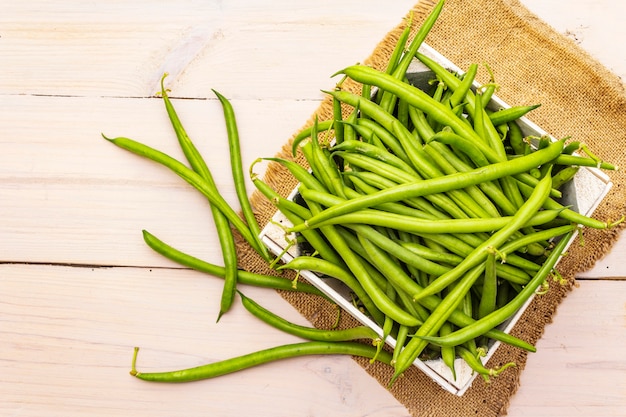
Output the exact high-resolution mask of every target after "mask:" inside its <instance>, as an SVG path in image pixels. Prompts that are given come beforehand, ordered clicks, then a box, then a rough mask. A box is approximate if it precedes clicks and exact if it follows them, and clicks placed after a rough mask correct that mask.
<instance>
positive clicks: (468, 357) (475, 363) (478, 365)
mask: <svg viewBox="0 0 626 417" xmlns="http://www.w3.org/2000/svg"><path fill="white" fill-rule="evenodd" d="M457 352H458V353H459V356H461V358H463V360H464V361H465V363H467V364H468V366H469V367H470V368H472V370H473V371H474V372H477V373H478V374H480V375H481V376H482V377H483V379H484V380H485V381H486V382H489V377H492V376H498V375H500V374H501V373H502V371H504V370H505V369H508V368H510V367H512V366H516V365H515V363H514V362H509V363H507V364H505V365H503V366H501V367H500V368H498V369H488V368H486V367H485V366H484V365H483V363H482V362H481V361H480V360H479V359H478V358H477V357H476V356H475V355H473V354H472V353H471V352H470V351H469V350H467V349H466V348H464V347H461V346H458V347H457Z"/></svg>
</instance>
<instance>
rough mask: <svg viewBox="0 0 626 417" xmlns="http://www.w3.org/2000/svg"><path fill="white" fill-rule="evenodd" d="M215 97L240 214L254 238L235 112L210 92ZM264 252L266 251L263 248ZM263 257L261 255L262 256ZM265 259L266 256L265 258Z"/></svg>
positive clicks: (256, 228) (256, 227)
mask: <svg viewBox="0 0 626 417" xmlns="http://www.w3.org/2000/svg"><path fill="white" fill-rule="evenodd" d="M212 91H213V93H214V94H215V95H216V96H217V98H218V99H219V101H220V103H222V108H223V112H224V120H225V121H226V131H227V134H228V147H229V152H230V166H231V171H232V175H233V182H234V185H235V192H236V194H237V198H238V200H239V205H240V207H241V212H242V214H243V217H244V219H245V220H246V222H247V223H248V227H249V228H250V230H252V233H253V234H254V235H255V236H258V235H259V233H261V228H260V226H259V223H258V222H257V220H256V217H255V215H254V210H253V209H252V205H251V204H250V200H249V199H248V192H247V190H246V181H245V179H244V173H243V172H244V171H243V166H242V161H241V146H240V144H239V130H238V128H237V119H236V118H235V110H234V109H233V106H232V105H231V103H230V101H228V99H227V98H226V97H224V96H223V95H222V94H220V93H218V92H217V91H215V90H212ZM263 249H264V251H266V250H267V249H266V248H265V246H263ZM262 255H263V254H262ZM265 257H267V256H265Z"/></svg>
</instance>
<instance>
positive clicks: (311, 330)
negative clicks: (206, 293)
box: [239, 291, 380, 342]
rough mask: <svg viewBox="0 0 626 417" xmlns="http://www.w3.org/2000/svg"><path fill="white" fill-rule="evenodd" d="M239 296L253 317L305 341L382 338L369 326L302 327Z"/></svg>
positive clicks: (243, 296) (373, 339)
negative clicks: (338, 328)
mask: <svg viewBox="0 0 626 417" xmlns="http://www.w3.org/2000/svg"><path fill="white" fill-rule="evenodd" d="M239 296H240V297H241V303H242V305H243V306H244V307H245V308H246V310H248V311H249V312H250V313H252V315H254V316H255V317H257V318H259V319H261V320H262V321H264V322H265V323H267V324H269V325H270V326H272V327H275V328H277V329H279V330H282V331H284V332H286V333H289V334H291V335H294V336H298V337H301V338H303V339H308V340H315V341H319V342H347V341H349V340H358V339H371V340H372V342H375V341H376V340H377V339H379V338H380V336H379V335H378V334H377V333H376V332H375V331H374V330H373V329H372V328H370V327H367V326H355V327H351V328H348V329H341V330H323V329H318V328H315V327H308V326H301V325H299V324H295V323H292V322H290V321H288V320H286V319H284V318H282V317H280V316H278V315H276V314H274V313H272V312H271V311H269V310H267V309H266V308H264V307H263V306H261V305H260V304H258V303H257V302H255V301H254V300H252V299H251V298H249V297H246V296H245V295H244V294H242V293H241V291H239Z"/></svg>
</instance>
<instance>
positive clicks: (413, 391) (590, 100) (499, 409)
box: [240, 0, 626, 417]
mask: <svg viewBox="0 0 626 417" xmlns="http://www.w3.org/2000/svg"><path fill="white" fill-rule="evenodd" d="M434 3H435V2H434V1H433V0H422V1H421V2H419V3H418V4H417V5H416V6H415V7H414V9H413V10H411V11H410V13H408V14H407V16H405V19H401V17H399V24H398V26H397V27H396V28H394V29H393V30H391V31H390V32H389V33H388V35H387V36H386V37H385V38H384V39H383V40H382V41H381V42H380V44H379V45H377V46H376V47H375V49H374V51H373V53H372V55H371V56H370V57H367V59H364V61H363V62H364V63H366V64H368V65H371V66H373V67H376V68H379V69H383V68H384V67H385V63H386V62H387V58H388V57H389V55H390V54H391V51H392V50H393V47H394V45H395V43H396V40H397V38H398V36H399V34H400V33H401V31H402V29H403V28H404V25H405V23H406V22H407V20H408V19H407V18H408V16H409V15H412V21H413V25H414V27H418V26H419V25H420V24H421V22H422V21H423V19H424V18H425V16H426V15H427V14H428V12H429V11H430V10H431V8H432V7H433V6H434ZM426 42H427V43H428V44H429V45H431V46H432V47H434V48H435V49H437V50H438V51H439V52H441V53H442V54H443V55H444V56H446V57H447V58H448V59H450V60H451V61H452V62H454V63H456V64H457V65H458V66H459V67H460V68H467V67H468V65H469V64H471V63H472V62H476V63H488V64H489V66H490V67H491V68H492V69H493V71H494V72H495V76H496V81H497V82H498V83H499V84H500V85H501V86H502V88H501V89H500V91H499V92H498V93H497V94H498V96H499V97H501V98H502V99H503V100H504V101H506V102H508V103H510V104H512V105H518V104H535V103H541V107H540V108H538V109H537V110H535V111H533V113H532V115H531V119H532V120H533V121H534V122H535V123H537V124H538V125H539V126H542V127H543V128H544V129H545V130H546V131H548V132H550V133H551V134H552V135H553V136H555V137H565V136H571V137H572V138H573V139H574V140H578V141H582V142H585V143H587V144H588V145H589V146H590V147H591V149H593V150H594V152H595V153H597V155H599V156H600V157H601V158H603V159H605V160H607V161H610V162H613V163H615V164H617V165H620V166H624V165H626V164H625V161H624V158H625V155H626V149H625V148H626V97H625V95H624V90H623V86H622V84H621V82H620V80H619V79H618V78H617V77H616V76H614V75H612V74H611V73H610V72H609V71H607V70H606V69H604V68H603V67H602V66H601V65H600V64H598V63H597V62H595V61H594V60H593V59H592V58H591V57H589V56H588V55H587V54H586V53H585V52H583V51H582V50H581V49H580V48H578V47H577V46H576V45H575V44H574V43H573V42H571V41H570V40H569V39H567V38H566V37H564V36H562V35H560V34H559V33H557V32H555V31H554V30H553V29H552V28H550V27H549V26H548V25H546V24H545V23H543V22H542V21H540V20H539V19H538V18H537V17H536V16H534V15H533V14H531V13H530V12H529V11H528V10H526V9H525V8H524V7H523V6H522V5H520V3H519V2H518V1H516V0H448V1H447V3H446V5H445V7H444V10H443V13H442V14H441V16H440V18H439V20H438V21H437V23H436V25H435V28H434V29H433V30H432V32H431V34H430V35H429V37H428V38H427V40H426ZM338 69H339V68H338ZM481 77H482V78H481ZM479 80H481V81H483V82H485V81H487V72H486V71H483V73H482V74H479ZM328 87H329V86H320V88H328ZM343 87H344V88H345V89H348V90H352V91H360V87H359V86H358V85H355V84H352V83H346V84H345V85H344V86H343ZM315 114H316V115H317V116H318V117H319V118H320V120H324V119H327V118H330V117H332V105H331V102H330V100H326V101H323V102H322V103H321V105H320V107H319V109H318V110H317V112H316V113H315ZM313 120H314V116H312V117H311V119H310V120H308V121H307V122H306V123H305V126H308V125H310V124H311V123H312V121H313ZM290 142H291V141H288V142H286V143H285V146H284V148H283V149H282V150H281V151H280V152H279V156H281V157H284V158H291V152H290ZM299 162H302V161H301V160H299ZM610 176H611V178H612V181H613V182H614V187H613V189H612V191H611V192H610V194H609V195H608V196H607V197H606V199H605V200H604V201H603V203H602V204H601V206H600V207H599V208H598V209H597V211H596V217H598V218H600V219H604V220H607V219H610V220H615V219H617V218H619V217H620V216H622V214H624V211H625V210H624V206H625V203H624V202H625V201H626V195H625V190H624V184H625V182H624V174H623V171H622V172H616V173H610ZM265 181H266V182H267V183H269V184H270V185H271V186H273V187H274V188H275V189H276V190H277V191H278V192H280V193H281V194H282V195H287V194H288V193H289V192H290V191H291V190H292V189H293V187H294V186H295V185H296V183H295V182H294V181H293V179H292V178H291V176H289V175H288V174H287V173H286V172H285V171H284V170H283V169H282V168H281V167H280V166H277V165H274V164H273V165H270V166H269V167H268V170H267V173H266V176H265ZM253 203H254V205H255V207H256V209H257V210H258V214H259V220H260V222H261V224H265V223H267V221H268V220H269V219H270V218H271V216H272V215H273V213H274V212H275V208H274V207H273V206H272V205H271V204H270V203H269V202H268V201H267V200H265V199H264V198H263V197H262V196H261V195H259V194H255V195H254V196H253ZM618 233H619V230H618V228H615V229H614V230H611V231H608V232H607V231H594V230H586V231H585V232H584V246H580V245H579V244H578V243H576V242H575V243H574V244H573V245H572V247H571V249H570V251H569V254H568V256H567V257H565V258H564V259H563V260H562V262H561V263H560V267H559V271H560V272H561V274H562V275H563V276H564V277H565V278H567V280H568V283H569V284H568V285H564V286H558V285H553V286H552V288H551V290H550V292H549V293H548V294H546V295H543V296H541V297H537V298H536V299H535V301H534V302H533V304H532V305H531V306H530V308H529V309H528V310H527V312H526V314H525V315H524V316H523V317H522V319H521V320H520V322H519V323H518V325H517V326H516V327H515V329H514V331H513V333H514V334H515V335H516V336H518V337H521V338H523V339H525V340H527V341H530V342H531V343H535V342H536V341H537V340H538V339H539V338H540V337H541V334H542V333H543V329H544V327H545V325H546V324H547V323H548V322H550V321H551V316H552V315H553V314H554V313H555V311H556V308H557V305H558V304H559V303H560V302H561V301H562V299H563V298H564V297H565V296H566V294H567V292H568V291H570V290H571V289H572V288H573V283H574V275H575V274H576V273H577V272H579V271H582V270H585V269H588V268H590V267H591V266H592V265H593V264H594V262H595V261H596V260H597V259H599V258H600V257H602V256H603V255H604V254H606V253H607V252H608V251H609V249H610V248H611V245H612V243H613V242H614V241H615V240H616V238H617V235H618ZM240 252H241V259H240V261H241V266H242V267H244V268H246V269H249V270H253V271H258V272H264V273H272V272H271V271H270V270H268V269H267V267H266V265H265V264H264V262H263V261H262V260H260V259H259V258H258V257H257V256H256V255H255V254H254V253H253V252H252V251H251V250H250V249H248V248H246V247H244V246H240ZM283 296H284V297H285V298H286V299H287V300H288V301H289V302H290V303H291V304H293V305H294V306H295V307H296V308H297V309H298V310H299V311H300V312H301V313H302V314H303V316H305V317H306V318H307V319H308V320H310V321H311V323H312V324H313V325H315V326H318V327H324V328H328V327H329V326H330V325H331V324H332V323H333V322H334V320H335V318H336V310H335V308H336V307H335V306H333V305H331V304H329V303H327V302H324V301H322V300H320V299H319V298H317V297H314V296H302V295H294V294H290V293H285V294H283ZM341 320H342V321H341V324H340V326H341V327H346V326H350V325H354V324H356V323H355V321H354V320H353V319H352V318H350V317H348V315H347V314H343V315H342V319H341ZM356 360H357V361H358V362H359V364H361V365H362V366H363V367H364V368H366V370H367V372H368V373H369V374H370V375H371V376H372V377H374V378H376V379H377V380H378V381H379V382H380V383H381V384H382V385H383V386H385V387H386V386H387V383H388V382H389V379H390V377H391V376H392V369H391V368H390V367H388V366H386V365H381V364H374V365H370V364H369V362H368V361H367V360H360V359H356ZM510 361H514V362H516V363H517V364H518V366H517V367H516V368H511V369H508V370H507V371H506V372H504V373H503V374H502V375H500V376H499V377H498V378H494V379H492V382H491V383H490V384H488V385H487V384H485V383H484V381H483V380H482V379H481V378H477V379H476V380H475V382H474V384H473V385H472V387H471V388H470V389H469V390H468V391H467V393H466V394H465V395H464V396H462V397H457V396H454V395H452V394H449V393H447V392H446V391H444V390H443V389H441V388H439V387H438V386H437V385H436V384H435V383H434V382H432V381H431V380H430V379H429V378H428V377H427V376H425V375H424V374H422V373H421V372H420V371H418V370H417V369H416V368H412V369H410V370H409V371H407V372H406V374H405V376H404V377H403V378H402V379H400V380H398V381H397V382H396V383H395V384H394V385H393V386H392V387H391V388H390V392H391V393H392V394H393V395H394V396H395V397H396V398H397V399H398V400H399V401H400V402H401V403H402V404H404V405H405V406H406V407H407V409H408V410H409V412H410V413H411V414H412V415H414V416H447V417H449V416H482V417H487V416H498V415H504V414H506V408H507V406H508V403H509V399H510V397H511V396H512V395H513V393H514V392H515V391H516V389H517V386H518V384H519V375H520V373H521V372H522V370H523V369H524V364H525V362H526V354H525V353H524V352H521V351H520V350H518V349H514V348H509V347H506V346H503V347H502V348H501V349H499V351H498V353H497V354H496V355H495V356H494V357H493V359H492V360H491V362H490V366H499V365H501V364H504V363H507V362H510Z"/></svg>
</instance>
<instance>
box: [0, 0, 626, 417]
mask: <svg viewBox="0 0 626 417" xmlns="http://www.w3.org/2000/svg"><path fill="white" fill-rule="evenodd" d="M5 3H6V4H3V5H2V13H1V14H0V57H2V58H1V59H2V66H3V67H2V71H1V72H0V262H2V264H0V340H2V342H0V398H1V399H2V400H1V401H0V415H2V416H41V415H46V416H64V417H66V416H70V417H71V416H84V415H94V416H126V415H129V414H132V415H136V416H142V415H146V416H148V415H150V416H177V415H181V416H182V415H184V416H195V415H198V416H200V415H203V416H204V415H207V414H211V415H216V416H222V415H224V416H225V415H244V414H250V415H255V416H294V415H307V416H328V415H333V416H357V415H359V416H365V415H367V416H406V415H407V411H406V410H405V409H404V407H403V406H402V405H401V404H399V403H398V402H397V401H396V400H395V399H394V398H392V397H391V396H390V395H389V393H388V392H387V391H386V390H385V389H384V388H382V387H381V386H379V385H378V384H377V383H376V382H375V381H373V380H372V379H371V378H370V377H369V376H367V374H366V373H365V372H364V371H363V370H362V369H361V368H360V367H359V366H358V365H356V364H355V363H354V361H352V360H350V359H349V358H336V357H323V358H317V357H316V358H301V359H294V360H290V361H285V362H283V363H277V364H273V365H271V366H263V367H259V368H256V369H253V370H250V371H247V372H245V373H240V374H234V375H230V376H227V377H224V378H222V379H219V380H215V381H204V382H199V383H193V384H186V385H154V384H147V383H143V382H141V381H137V380H135V379H133V378H131V377H130V376H129V375H128V370H129V366H130V357H131V354H132V347H133V346H135V345H139V346H141V347H142V350H141V353H140V359H139V360H140V362H139V366H140V367H142V368H143V369H172V368H179V367H186V366H194V365H197V364H200V363H204V362H206V361H211V360H215V359H218V358H225V357H230V356H232V355H234V354H239V353H245V352H248V351H253V350H257V349H260V348H263V347H269V346H272V345H275V344H278V343H286V342H288V341H293V340H294V338H292V337H291V336H287V335H285V334H283V333H281V332H277V331H273V330H271V329H269V328H267V326H264V325H262V324H260V323H259V322H258V321H256V320H255V319H254V318H252V317H250V315H249V314H247V312H245V311H243V309H242V308H241V306H239V305H237V306H236V307H235V308H234V310H233V311H232V312H230V313H229V314H227V315H226V316H224V318H223V319H222V321H220V323H219V324H215V323H214V321H215V317H216V314H217V311H218V304H219V292H220V291H221V285H220V281H219V280H218V279H215V278H212V277H208V276H206V275H204V274H199V273H196V272H193V271H189V270H186V269H181V268H179V267H178V266H177V265H175V264H173V263H171V262H169V261H167V260H165V259H163V258H162V257H160V256H157V255H156V254H154V253H153V252H152V251H151V250H150V249H149V248H147V247H146V246H145V245H144V243H143V241H142V239H141V233H140V231H141V229H148V230H150V231H151V232H153V233H154V234H156V235H157V236H158V237H160V238H162V239H164V240H166V241H167V242H168V243H171V244H172V245H174V246H176V247H178V248H180V249H182V250H185V251H187V252H189V253H191V254H194V255H196V256H199V257H202V258H204V259H207V260H210V261H214V262H219V259H220V254H219V248H218V244H217V239H216V237H215V234H214V233H213V225H212V220H211V217H210V212H209V210H208V206H207V202H206V200H205V199H204V198H203V197H202V196H200V195H198V193H196V192H195V191H194V190H192V189H191V188H190V187H189V186H187V185H186V184H185V183H184V182H183V181H182V180H180V179H179V178H177V177H176V176H175V175H173V174H172V173H170V172H169V171H167V170H165V169H163V168H161V167H159V166H156V165H155V164H153V163H151V162H149V161H145V160H142V159H140V158H138V157H136V156H134V155H130V154H129V153H127V152H125V151H123V150H120V149H117V148H116V147H114V146H113V145H111V144H109V143H107V142H106V141H105V140H104V139H102V138H101V136H100V134H101V133H105V134H106V135H109V136H117V135H124V136H129V137H132V138H134V139H137V140H140V141H142V142H145V143H148V144H150V145H152V146H154V147H156V148H158V149H161V150H163V151H166V152H168V153H170V154H172V155H173V156H177V157H181V153H180V151H179V150H178V147H177V144H176V141H175V137H174V135H173V132H172V130H171V127H170V125H169V121H168V120H167V116H166V114H165V110H164V108H163V103H162V102H161V100H160V99H158V98H156V97H155V93H156V91H158V84H159V79H160V77H161V75H162V73H163V72H164V71H167V72H169V73H170V74H171V75H170V77H168V78H167V79H166V80H167V86H168V87H169V88H171V90H172V92H171V95H172V96H173V97H175V98H176V99H175V100H174V104H175V105H176V108H177V109H178V110H179V113H180V116H181V118H182V120H183V123H184V124H185V126H186V128H187V129H188V131H189V133H190V135H191V137H192V138H193V139H194V140H195V141H196V144H197V145H198V147H199V148H200V150H201V151H202V152H203V154H204V156H205V157H206V158H207V162H208V164H209V166H210V167H212V169H213V173H214V175H215V177H216V180H217V183H218V185H219V187H220V189H221V190H222V192H223V193H224V194H225V196H226V198H227V200H228V201H229V202H230V203H231V204H233V205H235V206H236V205H237V202H236V197H235V194H234V190H233V188H232V184H231V179H230V173H229V170H228V166H227V158H228V156H227V144H226V136H225V129H224V125H223V119H222V117H223V116H222V113H221V109H220V107H219V103H218V102H217V101H216V100H215V99H214V96H213V94H212V92H211V88H215V89H217V90H219V91H220V92H221V93H223V94H225V95H226V96H227V97H228V98H230V99H232V100H233V106H234V107H235V111H236V113H237V117H238V120H239V121H240V123H239V128H240V134H241V137H242V148H243V152H244V155H243V159H244V166H248V165H250V164H251V163H252V161H254V160H255V159H256V158H257V157H259V156H272V155H273V154H274V153H275V152H277V151H278V150H279V148H280V146H281V145H282V144H283V143H285V142H286V141H287V139H289V137H290V136H291V134H292V133H294V132H295V131H296V130H297V129H298V128H299V127H300V126H302V124H304V122H305V121H306V119H308V117H309V116H310V115H311V114H312V112H313V111H314V110H315V109H316V108H317V106H318V104H319V100H320V99H321V97H322V94H321V92H320V89H323V88H328V87H330V86H332V85H333V80H331V79H330V78H329V77H330V75H331V74H332V73H333V72H334V71H336V70H337V69H339V68H341V67H343V66H345V65H349V64H352V63H354V62H357V61H359V60H362V59H364V58H365V57H367V55H368V54H369V53H370V52H371V51H372V49H373V48H374V47H375V46H376V44H377V42H378V41H379V40H380V39H381V38H382V37H383V36H384V35H385V34H386V33H387V31H388V30H390V29H391V28H392V27H394V26H395V25H397V24H398V23H399V22H400V20H401V19H402V17H403V16H404V15H405V13H406V12H407V11H408V10H409V9H410V8H411V7H412V6H413V5H414V3H415V2H414V1H407V0H402V1H395V2H386V3H381V2H380V1H374V0H365V1H340V2H337V1H331V0H322V1H317V2H314V3H307V4H302V3H301V2H291V1H286V0H279V1H260V2H251V1H249V0H237V1H218V0H215V1H206V2H196V1H181V2H175V3H174V2H170V3H166V2H154V1H147V0H144V1H135V2H124V1H108V2H100V3H97V4H93V3H86V2H80V1H76V0H62V1H56V2H47V1H41V0H33V1H29V2H17V1H14V2H5ZM523 3H524V4H528V5H529V6H531V8H532V10H533V11H535V12H536V13H538V14H539V16H540V17H541V18H542V19H545V20H546V21H548V22H549V23H551V24H553V25H554V26H555V27H556V28H557V29H558V30H559V31H561V32H562V33H566V32H567V31H572V33H574V34H575V35H576V36H579V37H580V44H581V46H582V47H583V48H588V49H587V50H589V51H590V53H592V54H593V55H594V56H596V57H598V59H600V60H601V61H602V62H603V63H605V65H607V66H608V67H609V68H611V69H612V70H613V71H614V72H615V73H616V74H624V73H625V72H624V71H626V63H625V62H624V60H623V57H624V54H623V53H616V52H615V51H621V52H623V45H622V42H621V39H623V38H624V35H626V33H625V28H624V26H623V25H621V26H620V25H617V24H614V20H615V16H618V15H619V13H617V12H613V11H615V10H617V11H619V10H623V9H619V7H622V8H623V5H622V2H621V1H619V0H602V1H599V2H598V1H591V0H585V1H577V2H571V5H570V6H568V8H563V5H562V4H561V2H555V1H542V2H538V1H534V0H524V1H523ZM568 4H569V3H568ZM592 6H593V8H591V9H590V7H592ZM588 10H592V12H587V11H588ZM608 27H610V28H611V31H607V30H606V28H608ZM612 52H613V53H612ZM620 57H621V59H620ZM257 172H259V173H262V172H263V171H262V165H261V166H259V167H258V171H257ZM249 190H251V188H249ZM624 241H625V239H624V238H622V239H621V240H620V241H619V242H618V244H617V245H616V246H615V248H614V250H613V252H612V253H611V254H609V255H608V256H607V257H606V258H605V259H603V260H601V261H599V262H598V264H597V265H596V267H595V268H594V269H593V270H591V271H588V272H585V273H583V274H581V277H584V278H585V279H586V280H585V281H581V282H580V288H577V289H576V290H575V291H574V292H572V294H571V295H569V296H568V298H567V299H566V300H565V302H564V303H563V304H562V305H561V306H560V307H559V311H558V313H557V315H556V316H555V320H554V323H553V324H551V325H550V326H548V327H547V328H546V333H545V335H544V337H543V338H542V340H541V342H540V345H539V352H538V353H536V354H533V355H532V356H531V357H530V359H529V361H528V364H527V366H526V369H525V371H524V373H523V374H522V381H521V387H520V390H519V391H518V393H517V394H516V395H515V396H514V397H513V401H512V403H511V407H510V408H509V416H530V415H532V416H613V415H615V416H617V415H623V410H624V409H626V396H625V395H624V393H625V392H626V381H625V378H624V375H626V374H625V373H624V370H625V368H626V364H625V362H624V359H623V357H622V352H623V346H624V342H626V341H625V340H624V334H625V332H624V330H625V329H624V326H625V325H626V323H625V322H624V317H625V314H626V310H625V305H624V296H623V294H624V293H625V291H626V281H622V280H619V279H612V280H607V279H606V278H619V277H622V278H623V277H624V276H626V267H625V266H624V263H623V262H621V260H622V258H623V256H624V254H625V253H626V244H625V243H624ZM587 279H588V280H587ZM246 294H248V295H250V296H253V297H254V298H255V299H256V300H257V301H259V302H261V303H262V304H265V305H268V306H271V308H272V310H274V311H276V312H277V313H279V314H283V315H284V316H286V317H288V318H290V319H291V320H293V321H299V322H300V323H303V319H302V318H301V317H300V316H299V315H298V314H297V313H296V312H295V310H294V309H293V308H292V307H291V306H290V305H289V304H288V303H286V302H285V301H284V300H283V299H282V298H280V297H279V296H278V295H277V294H275V293H274V292H272V291H266V290H259V289H251V288H248V289H246ZM620 413H621V414H620Z"/></svg>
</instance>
